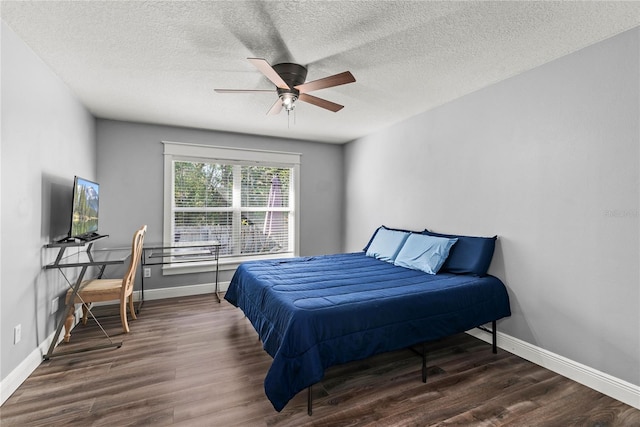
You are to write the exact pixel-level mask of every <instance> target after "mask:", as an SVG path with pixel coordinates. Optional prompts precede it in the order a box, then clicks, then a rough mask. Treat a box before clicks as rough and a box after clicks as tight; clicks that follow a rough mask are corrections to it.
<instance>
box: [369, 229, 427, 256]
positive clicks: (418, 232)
mask: <svg viewBox="0 0 640 427" xmlns="http://www.w3.org/2000/svg"><path fill="white" fill-rule="evenodd" d="M383 228H384V229H387V230H393V231H402V232H405V233H417V234H422V232H421V231H411V230H403V229H401V228H391V227H387V226H386V225H381V226H380V227H378V228H376V231H374V232H373V235H372V236H371V239H369V243H367V246H365V247H364V249H363V251H365V252H367V250H368V249H369V246H371V242H373V239H374V237H376V234H377V233H378V230H381V229H383Z"/></svg>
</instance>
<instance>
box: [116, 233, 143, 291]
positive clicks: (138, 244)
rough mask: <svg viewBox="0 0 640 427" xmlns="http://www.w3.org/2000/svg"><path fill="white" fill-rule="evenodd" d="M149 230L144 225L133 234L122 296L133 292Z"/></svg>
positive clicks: (123, 280)
mask: <svg viewBox="0 0 640 427" xmlns="http://www.w3.org/2000/svg"><path fill="white" fill-rule="evenodd" d="M146 232H147V226H146V225H143V226H142V227H140V229H139V230H137V231H136V232H135V233H134V234H133V242H132V243H131V262H130V263H129V268H128V269H127V273H126V274H125V275H124V278H123V279H122V291H121V292H122V295H121V298H123V299H124V298H126V297H128V296H129V295H131V293H132V292H133V283H134V282H135V279H136V271H137V270H138V264H140V256H141V255H142V245H143V244H144V235H145V233H146Z"/></svg>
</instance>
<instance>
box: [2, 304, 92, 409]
mask: <svg viewBox="0 0 640 427" xmlns="http://www.w3.org/2000/svg"><path fill="white" fill-rule="evenodd" d="M75 317H76V321H75V324H74V325H73V327H75V325H77V324H78V321H79V320H80V318H81V317H82V309H81V308H78V309H77V310H76V316H75ZM73 327H72V328H71V329H72V330H73ZM55 334H56V333H55V331H53V332H51V335H49V336H48V337H47V338H46V339H45V340H44V341H43V342H42V343H40V345H39V346H38V347H37V348H35V349H34V350H33V351H32V352H31V353H29V355H28V356H27V358H26V359H24V360H23V361H22V363H20V364H19V365H18V366H17V367H16V368H15V369H14V370H13V371H11V372H9V375H7V376H6V377H5V378H4V379H3V380H2V382H0V406H2V405H3V404H4V402H6V400H7V399H8V398H9V397H11V395H12V394H13V393H15V391H16V390H17V389H18V387H20V385H21V384H22V383H23V382H24V381H25V380H26V379H27V378H29V375H31V374H32V373H33V371H35V370H36V368H37V367H38V366H40V364H41V363H42V360H43V359H42V358H43V356H44V355H45V354H47V352H48V351H49V346H50V345H51V342H52V341H53V336H54V335H55ZM62 340H64V329H63V330H62V332H61V333H60V336H59V337H58V342H57V343H56V345H58V344H60V343H61V342H62Z"/></svg>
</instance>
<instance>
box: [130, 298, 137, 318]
mask: <svg viewBox="0 0 640 427" xmlns="http://www.w3.org/2000/svg"><path fill="white" fill-rule="evenodd" d="M129 313H131V318H132V319H133V320H136V319H137V318H138V317H137V316H136V308H135V307H134V306H133V294H131V295H129Z"/></svg>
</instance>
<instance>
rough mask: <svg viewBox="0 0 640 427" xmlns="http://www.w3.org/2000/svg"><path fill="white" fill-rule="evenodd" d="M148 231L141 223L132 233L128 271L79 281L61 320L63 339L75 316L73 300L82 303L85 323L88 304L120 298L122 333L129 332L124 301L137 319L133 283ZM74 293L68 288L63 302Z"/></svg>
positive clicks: (67, 336) (67, 338) (66, 339)
mask: <svg viewBox="0 0 640 427" xmlns="http://www.w3.org/2000/svg"><path fill="white" fill-rule="evenodd" d="M146 232H147V226H146V225H143V226H142V227H141V228H140V229H139V230H137V231H136V232H135V234H134V235H133V242H132V243H131V262H130V263H129V268H127V273H126V274H125V276H124V278H122V279H93V280H85V281H84V282H82V283H81V284H80V289H79V290H78V295H77V296H76V298H75V301H74V304H72V305H71V307H70V308H69V313H68V314H67V319H66V321H65V324H64V329H65V332H64V342H69V339H70V338H71V327H72V326H73V321H74V319H75V316H74V314H75V304H82V324H84V325H86V324H87V314H88V312H89V304H91V303H94V302H102V301H114V300H120V320H121V321H122V330H123V331H124V332H125V333H129V323H128V322H127V304H128V305H129V311H130V313H131V318H132V319H133V320H135V319H136V312H135V309H134V307H133V283H134V281H135V278H136V271H137V269H138V264H139V263H140V255H141V254H142V245H143V242H144V235H145V233H146ZM72 294H73V290H71V289H69V290H68V291H67V298H66V302H67V304H68V303H69V299H70V298H71V295H72Z"/></svg>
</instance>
